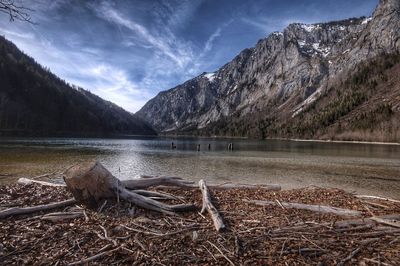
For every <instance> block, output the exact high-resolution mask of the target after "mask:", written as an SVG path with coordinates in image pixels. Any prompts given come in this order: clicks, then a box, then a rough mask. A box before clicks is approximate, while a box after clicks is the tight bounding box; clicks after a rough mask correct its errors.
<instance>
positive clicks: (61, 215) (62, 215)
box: [40, 211, 85, 222]
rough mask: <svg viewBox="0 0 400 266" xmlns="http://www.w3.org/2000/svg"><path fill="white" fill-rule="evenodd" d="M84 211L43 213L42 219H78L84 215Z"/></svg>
mask: <svg viewBox="0 0 400 266" xmlns="http://www.w3.org/2000/svg"><path fill="white" fill-rule="evenodd" d="M84 216H85V215H84V213H83V211H75V212H53V213H48V214H45V215H43V216H42V217H41V218H40V219H42V220H46V221H51V222H62V221H65V220H70V219H76V218H80V217H84Z"/></svg>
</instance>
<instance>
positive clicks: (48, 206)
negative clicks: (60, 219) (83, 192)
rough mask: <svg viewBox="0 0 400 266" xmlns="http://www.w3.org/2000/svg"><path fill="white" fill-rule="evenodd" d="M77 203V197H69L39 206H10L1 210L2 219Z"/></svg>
mask: <svg viewBox="0 0 400 266" xmlns="http://www.w3.org/2000/svg"><path fill="white" fill-rule="evenodd" d="M75 203H77V201H76V200H75V199H69V200H64V201H60V202H53V203H49V204H44V205H38V206H33V207H25V208H19V207H15V208H10V209H6V210H3V211H0V219H2V218H6V217H8V216H13V215H22V214H30V213H35V212H40V211H48V210H52V209H55V208H60V207H66V206H70V205H73V204H75Z"/></svg>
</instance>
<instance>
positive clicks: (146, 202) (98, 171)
mask: <svg viewBox="0 0 400 266" xmlns="http://www.w3.org/2000/svg"><path fill="white" fill-rule="evenodd" d="M139 180H143V181H148V182H147V183H146V185H150V184H151V185H155V184H161V185H165V184H167V185H168V184H170V181H171V180H170V179H151V178H146V179H138V180H133V181H139ZM149 180H150V181H149ZM173 180H175V179H173ZM64 181H65V183H66V184H67V188H68V189H69V190H70V191H71V192H72V194H73V195H74V197H75V199H77V200H78V201H80V202H82V203H84V204H86V205H89V206H91V207H94V206H97V205H98V203H100V202H102V201H103V200H104V199H108V198H119V199H124V200H126V201H128V202H131V203H133V204H135V205H137V206H139V207H142V208H144V209H149V210H153V211H158V212H161V213H165V214H175V212H180V211H188V210H193V209H194V208H195V206H194V205H183V204H182V205H167V204H164V203H161V202H158V201H156V200H153V199H150V198H147V197H145V196H142V195H139V194H138V193H135V192H132V191H130V190H128V189H127V187H126V186H125V184H127V183H122V182H121V181H120V180H119V179H118V178H116V177H114V176H113V175H112V174H111V173H110V172H109V171H108V170H107V169H106V168H104V166H103V165H101V164H100V163H99V162H90V163H85V164H80V165H75V166H73V167H71V168H70V169H68V170H67V171H66V172H65V175H64ZM130 181H132V180H130ZM129 184H130V185H129ZM129 184H128V185H129V188H142V187H143V186H142V187H140V186H138V185H137V184H138V183H134V182H131V183H129ZM132 184H135V185H134V186H133V185H132ZM141 184H143V183H141Z"/></svg>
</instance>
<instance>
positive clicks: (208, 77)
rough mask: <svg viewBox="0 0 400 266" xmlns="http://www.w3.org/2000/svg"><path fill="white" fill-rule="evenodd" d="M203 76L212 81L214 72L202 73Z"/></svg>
mask: <svg viewBox="0 0 400 266" xmlns="http://www.w3.org/2000/svg"><path fill="white" fill-rule="evenodd" d="M204 77H205V78H207V79H208V81H209V82H213V81H214V80H215V73H207V74H204Z"/></svg>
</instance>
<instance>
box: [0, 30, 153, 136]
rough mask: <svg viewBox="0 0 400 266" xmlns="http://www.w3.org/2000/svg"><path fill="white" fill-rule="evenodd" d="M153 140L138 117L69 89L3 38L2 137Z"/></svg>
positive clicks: (0, 65) (0, 71)
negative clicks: (142, 137) (141, 137)
mask: <svg viewBox="0 0 400 266" xmlns="http://www.w3.org/2000/svg"><path fill="white" fill-rule="evenodd" d="M121 134H124V135H155V134H156V133H155V131H154V130H153V129H152V128H151V127H150V126H149V125H148V124H147V123H145V122H143V121H142V120H141V119H140V118H138V117H137V116H135V115H133V114H131V113H129V112H127V111H125V110H123V109H122V108H120V107H118V106H117V105H115V104H113V103H111V102H108V101H105V100H103V99H101V98H100V97H98V96H96V95H94V94H92V93H90V92H89V91H86V90H83V89H81V88H77V87H74V86H70V85H68V84H67V83H66V82H65V81H63V80H61V79H60V78H58V77H57V76H55V75H54V74H52V73H51V72H50V71H49V70H47V69H45V68H43V67H42V66H40V65H39V64H38V63H36V62H35V61H34V60H33V59H32V58H30V57H29V56H27V55H25V54H24V53H22V52H21V51H20V50H19V49H18V48H17V47H16V46H15V45H14V44H13V43H11V42H10V41H8V40H6V39H5V38H4V37H0V136H1V135H7V136H16V135H18V136H113V135H121Z"/></svg>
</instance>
